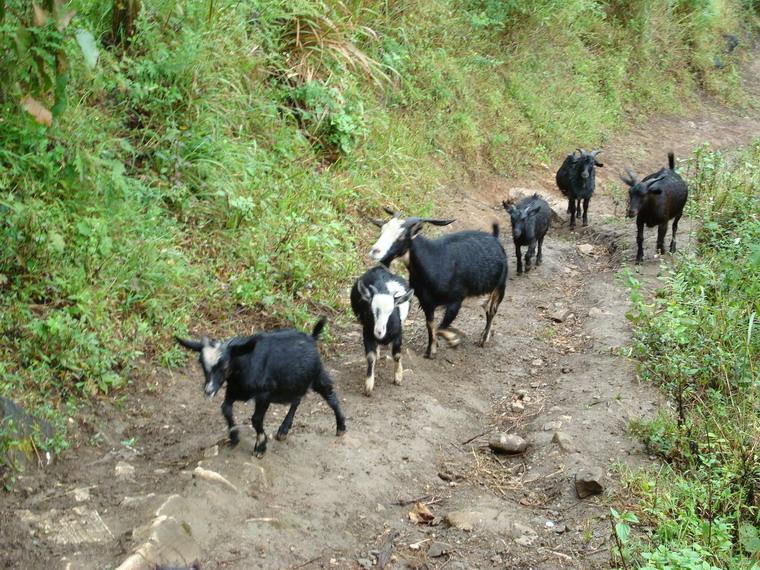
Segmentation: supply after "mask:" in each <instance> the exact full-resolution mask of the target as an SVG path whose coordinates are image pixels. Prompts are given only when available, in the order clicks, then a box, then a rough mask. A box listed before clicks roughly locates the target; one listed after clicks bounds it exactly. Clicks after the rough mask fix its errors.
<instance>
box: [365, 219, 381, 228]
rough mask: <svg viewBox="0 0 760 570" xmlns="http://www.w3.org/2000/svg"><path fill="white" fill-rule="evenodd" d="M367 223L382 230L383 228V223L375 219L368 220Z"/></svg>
mask: <svg viewBox="0 0 760 570" xmlns="http://www.w3.org/2000/svg"><path fill="white" fill-rule="evenodd" d="M367 221H368V222H369V223H370V224H373V225H375V226H377V227H378V228H382V227H383V222H381V221H380V220H376V219H375V218H367Z"/></svg>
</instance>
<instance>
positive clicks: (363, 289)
mask: <svg viewBox="0 0 760 570" xmlns="http://www.w3.org/2000/svg"><path fill="white" fill-rule="evenodd" d="M356 289H357V290H358V291H359V295H361V296H362V299H364V300H365V301H367V302H368V303H369V302H370V301H372V293H370V292H369V289H367V286H366V285H365V284H364V281H362V280H361V279H359V281H357V282H356Z"/></svg>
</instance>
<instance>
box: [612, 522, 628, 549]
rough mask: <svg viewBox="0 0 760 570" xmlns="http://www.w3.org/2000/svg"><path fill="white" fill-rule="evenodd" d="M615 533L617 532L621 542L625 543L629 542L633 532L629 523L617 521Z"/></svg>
mask: <svg viewBox="0 0 760 570" xmlns="http://www.w3.org/2000/svg"><path fill="white" fill-rule="evenodd" d="M615 534H617V536H618V538H619V539H620V542H622V543H623V544H625V543H626V542H628V536H629V535H630V534H631V527H629V526H628V525H627V524H623V523H617V524H616V525H615Z"/></svg>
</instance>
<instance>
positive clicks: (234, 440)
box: [228, 434, 240, 447]
mask: <svg viewBox="0 0 760 570" xmlns="http://www.w3.org/2000/svg"><path fill="white" fill-rule="evenodd" d="M228 443H229V446H230V447H235V446H236V445H237V444H238V443H240V437H239V436H238V435H237V434H235V435H231V436H230V440H229V442H228Z"/></svg>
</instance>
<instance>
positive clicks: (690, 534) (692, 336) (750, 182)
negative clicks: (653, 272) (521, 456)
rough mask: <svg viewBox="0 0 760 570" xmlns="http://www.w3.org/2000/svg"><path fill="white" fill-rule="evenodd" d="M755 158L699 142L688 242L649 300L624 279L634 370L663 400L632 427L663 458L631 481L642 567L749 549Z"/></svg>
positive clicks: (732, 560) (757, 261)
mask: <svg viewBox="0 0 760 570" xmlns="http://www.w3.org/2000/svg"><path fill="white" fill-rule="evenodd" d="M758 159H760V141H758V143H756V144H755V145H754V146H753V147H751V148H749V149H748V150H746V151H745V152H743V153H741V154H739V155H738V156H737V157H735V158H733V159H731V160H729V159H727V158H726V157H725V156H723V155H721V154H720V153H717V152H710V151H708V150H707V149H702V150H701V151H699V152H698V153H697V155H696V157H695V159H694V164H693V172H694V175H693V177H692V178H691V180H690V188H691V202H690V205H689V210H690V215H691V216H692V218H693V219H695V220H697V222H698V223H699V224H700V229H699V246H698V249H697V251H696V252H694V253H690V254H680V255H679V257H678V258H677V260H676V262H675V265H674V268H673V269H672V270H671V271H670V272H669V273H668V275H667V276H666V277H665V279H664V283H663V285H664V288H663V290H661V291H660V292H658V294H657V296H656V297H655V298H654V300H652V301H650V300H648V299H647V298H646V297H645V296H643V295H642V294H640V292H639V291H638V288H639V287H640V285H639V284H638V282H636V281H635V279H633V278H632V277H631V284H632V286H633V291H634V296H633V300H634V310H633V311H632V313H631V318H632V320H633V323H634V325H635V339H636V344H635V348H636V352H637V353H638V355H639V357H640V359H641V371H642V373H643V376H644V377H645V378H647V379H649V380H652V381H655V382H657V383H659V384H660V385H661V386H662V387H663V389H664V390H665V391H666V393H667V394H668V395H669V396H670V398H671V400H672V402H673V408H674V409H673V413H672V414H661V415H660V416H659V417H658V418H657V419H656V420H654V421H651V422H648V423H641V424H638V425H637V426H636V429H635V431H636V432H637V433H638V434H639V435H640V436H641V437H642V438H643V439H644V441H645V442H646V443H647V445H648V447H649V449H650V451H652V452H655V453H658V454H659V455H661V456H662V457H663V458H664V459H666V460H667V461H668V465H666V466H665V467H664V468H663V471H661V472H659V473H642V474H640V475H639V476H638V477H639V481H638V482H637V483H636V485H635V486H636V487H637V494H638V495H639V496H640V498H641V504H640V509H641V512H642V513H643V514H644V515H645V518H644V521H645V523H646V525H647V526H648V528H650V529H651V537H650V544H649V545H647V544H646V543H645V544H643V545H641V546H640V550H639V553H640V555H641V557H642V558H643V559H644V560H645V561H646V564H645V567H646V568H664V567H669V566H667V564H670V565H671V566H670V567H672V566H673V565H675V566H676V567H679V568H702V567H707V566H700V564H707V565H708V566H709V567H711V568H712V567H725V568H729V567H730V568H750V567H752V565H753V562H752V560H753V559H754V557H756V556H757V554H758V552H760V541H758V528H760V516H759V513H760V511H759V510H758V506H760V503H759V501H760V498H759V497H758V492H757V490H758V488H760V424H758V416H757V405H758V398H757V396H758V394H757V389H758V380H759V379H760V377H759V376H758V370H757V363H758V354H760V350H759V349H760V336H759V335H758V334H757V329H756V327H755V322H756V319H757V318H758V308H760V305H759V304H758V303H760V282H758V279H757V277H758V275H760V249H758V244H760V196H758V194H757V188H758V185H760V168H758V166H757V165H758V164H759V162H758Z"/></svg>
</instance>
